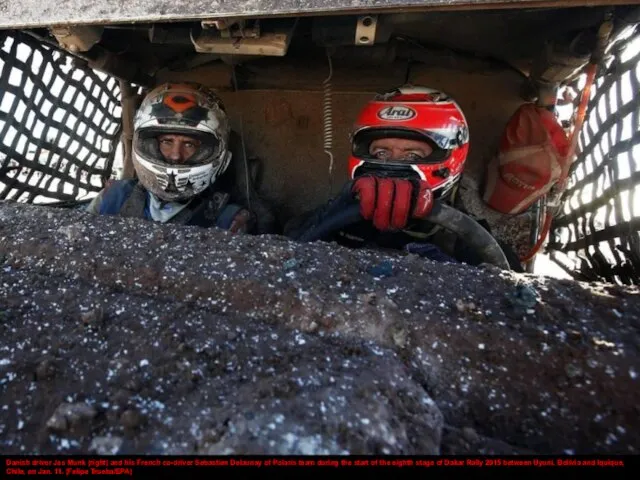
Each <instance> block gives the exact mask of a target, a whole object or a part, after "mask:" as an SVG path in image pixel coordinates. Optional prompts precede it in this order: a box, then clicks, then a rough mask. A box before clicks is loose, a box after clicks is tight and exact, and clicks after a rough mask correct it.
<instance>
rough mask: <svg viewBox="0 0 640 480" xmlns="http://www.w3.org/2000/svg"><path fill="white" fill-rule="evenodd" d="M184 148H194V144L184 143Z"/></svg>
mask: <svg viewBox="0 0 640 480" xmlns="http://www.w3.org/2000/svg"><path fill="white" fill-rule="evenodd" d="M184 146H185V147H187V148H196V144H195V143H191V142H186V143H185V144H184Z"/></svg>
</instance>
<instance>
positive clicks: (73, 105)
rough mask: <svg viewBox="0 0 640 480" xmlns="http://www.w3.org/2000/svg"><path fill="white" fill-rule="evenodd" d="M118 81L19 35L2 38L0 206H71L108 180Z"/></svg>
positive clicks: (7, 34) (117, 132) (117, 127)
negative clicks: (4, 202)
mask: <svg viewBox="0 0 640 480" xmlns="http://www.w3.org/2000/svg"><path fill="white" fill-rule="evenodd" d="M120 116H121V106H120V89H119V84H118V81H117V80H116V79H114V78H112V77H110V76H108V75H105V74H103V73H99V72H95V71H93V70H91V69H89V68H79V67H77V66H76V65H75V64H74V61H73V59H72V57H71V56H70V55H68V54H66V53H64V52H63V51H60V50H57V49H55V48H53V47H51V46H49V45H47V44H43V43H41V42H39V41H38V40H37V39H35V38H33V37H31V36H28V35H26V34H23V33H18V32H0V200H15V201H19V202H26V203H55V202H73V201H76V200H82V199H85V198H90V197H92V196H94V195H95V193H96V192H98V191H99V190H100V189H102V187H103V186H104V185H105V183H106V182H107V180H109V178H110V177H111V173H112V169H113V163H114V157H115V154H116V150H117V146H118V141H117V140H118V138H119V135H120V124H121V122H120Z"/></svg>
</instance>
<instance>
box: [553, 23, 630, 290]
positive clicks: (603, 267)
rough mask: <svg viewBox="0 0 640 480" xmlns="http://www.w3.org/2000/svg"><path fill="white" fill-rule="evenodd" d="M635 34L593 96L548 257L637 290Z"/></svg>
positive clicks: (580, 274) (582, 275) (583, 275)
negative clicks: (631, 285)
mask: <svg viewBox="0 0 640 480" xmlns="http://www.w3.org/2000/svg"><path fill="white" fill-rule="evenodd" d="M639 114H640V34H638V32H637V31H636V33H635V34H634V35H633V36H631V38H629V39H628V40H627V41H625V42H624V43H623V44H621V47H620V48H619V49H617V52H616V55H615V58H614V60H613V62H612V63H611V64H610V66H609V67H608V68H607V70H606V71H605V72H604V74H603V75H600V76H599V78H598V79H597V81H596V83H595V84H594V87H593V89H592V94H591V98H590V102H589V109H588V114H587V118H586V120H585V124H584V127H583V129H582V132H581V134H580V139H579V149H580V150H579V152H580V155H579V156H578V159H577V160H576V162H575V164H574V165H573V170H572V174H571V177H570V181H569V185H568V188H567V190H566V191H565V193H564V195H563V209H562V212H561V214H560V215H559V216H558V217H557V218H556V219H555V220H554V222H553V230H552V234H551V236H550V241H549V246H548V250H550V251H553V254H552V258H553V259H554V260H556V261H557V262H558V263H559V264H560V265H561V266H563V267H564V268H565V269H566V270H567V271H569V272H570V273H572V274H573V275H574V276H576V277H577V278H579V279H581V280H586V281H594V280H598V281H607V282H612V283H619V284H638V283H640V238H639V235H638V230H639V229H640V117H639Z"/></svg>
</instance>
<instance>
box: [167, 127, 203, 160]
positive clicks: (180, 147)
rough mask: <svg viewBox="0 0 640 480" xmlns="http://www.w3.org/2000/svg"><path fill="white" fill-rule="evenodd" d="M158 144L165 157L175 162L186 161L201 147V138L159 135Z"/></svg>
mask: <svg viewBox="0 0 640 480" xmlns="http://www.w3.org/2000/svg"><path fill="white" fill-rule="evenodd" d="M158 146H159V147H160V153H162V155H163V156H164V158H165V159H166V160H167V161H168V162H170V163H174V164H178V165H180V164H183V163H186V162H187V160H189V158H191V157H192V156H193V155H194V154H195V153H196V152H197V151H198V149H199V148H200V140H198V139H197V138H193V137H188V136H186V135H174V134H165V135H159V136H158Z"/></svg>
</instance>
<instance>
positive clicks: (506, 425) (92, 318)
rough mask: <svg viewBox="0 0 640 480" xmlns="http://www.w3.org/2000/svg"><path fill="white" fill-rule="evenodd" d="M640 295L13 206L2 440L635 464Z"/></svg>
mask: <svg viewBox="0 0 640 480" xmlns="http://www.w3.org/2000/svg"><path fill="white" fill-rule="evenodd" d="M639 325H640V295H639V290H638V289H637V288H628V287H620V286H615V285H605V284H585V283H578V282H573V281H568V280H557V279H550V278H544V277H537V276H532V275H525V274H515V273H512V272H505V271H500V270H498V269H496V268H494V267H485V268H473V267H468V266H465V265H457V264H446V263H436V262H432V261H429V260H426V259H421V258H419V257H415V256H411V255H408V256H407V255H402V254H398V255H397V256H394V255H390V254H389V253H388V252H386V253H383V252H375V251H357V250H349V249H347V248H343V247H339V246H336V245H332V244H328V243H314V244H298V243H293V242H290V241H288V240H287V239H285V238H283V237H279V236H265V237H255V236H242V235H238V236H233V235H231V234H229V233H227V232H222V231H218V230H213V229H211V230H204V229H199V228H195V227H194V228H184V227H182V228H180V227H176V226H170V225H159V224H155V223H151V222H140V221H135V220H132V219H126V218H116V217H93V216H89V215H88V214H85V213H83V212H80V211H68V210H58V209H53V208H47V207H42V206H40V207H37V206H30V205H24V204H6V203H5V204H2V203H0V449H1V450H2V451H3V452H6V453H8V454H17V453H36V454H46V453H69V454H71V453H87V452H98V453H103V454H106V453H135V454H141V453H154V454H195V453H197V454H207V453H211V454H243V453H252V454H256V453H263V454H438V453H442V454H458V453H459V454H462V453H474V454H482V453H500V454H515V453H531V452H535V453H540V454H552V453H554V454H559V453H573V454H584V453H609V454H616V453H638V451H639V450H640V438H639V437H638V435H637V432H638V431H639V427H640V415H639V413H640V411H639V410H640V407H638V405H640V389H639V388H638V378H637V374H638V373H637V372H638V369H639V368H640V367H639V363H638V359H639V349H640V336H639V332H638V328H639Z"/></svg>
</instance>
